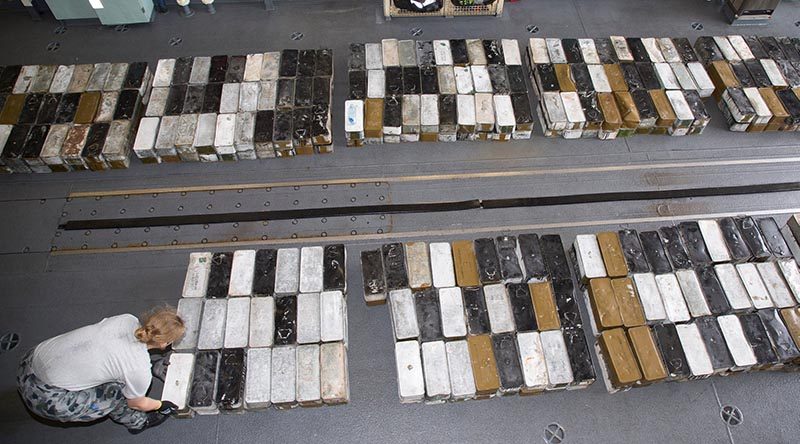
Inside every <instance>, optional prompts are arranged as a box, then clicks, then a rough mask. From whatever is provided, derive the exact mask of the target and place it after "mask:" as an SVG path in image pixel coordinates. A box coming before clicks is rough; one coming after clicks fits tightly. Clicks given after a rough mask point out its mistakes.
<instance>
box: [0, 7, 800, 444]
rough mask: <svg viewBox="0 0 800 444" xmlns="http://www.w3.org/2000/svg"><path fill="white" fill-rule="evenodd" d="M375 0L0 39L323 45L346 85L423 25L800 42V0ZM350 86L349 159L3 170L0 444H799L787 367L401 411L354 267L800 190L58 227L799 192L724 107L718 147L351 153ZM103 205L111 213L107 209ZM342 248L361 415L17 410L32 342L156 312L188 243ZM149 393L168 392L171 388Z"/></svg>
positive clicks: (143, 54)
mask: <svg viewBox="0 0 800 444" xmlns="http://www.w3.org/2000/svg"><path fill="white" fill-rule="evenodd" d="M293 3H294V4H296V7H295V6H294V5H292V4H293ZM377 3H378V2H377V1H374V0H372V1H364V0H352V1H304V2H301V1H294V2H279V3H278V11H277V12H276V13H272V14H267V13H265V12H264V11H263V10H262V9H260V7H259V5H258V4H236V5H220V6H219V7H218V10H219V13H218V14H217V15H216V16H213V17H212V16H208V15H207V14H205V13H204V12H202V11H198V13H197V15H196V16H195V17H193V18H191V19H188V20H184V19H182V18H181V17H179V16H178V14H177V10H176V9H174V8H173V9H172V10H171V11H170V13H169V14H168V15H166V16H157V17H156V23H154V24H152V25H148V26H133V27H130V28H129V30H128V31H127V32H123V33H119V32H116V31H114V30H113V29H105V28H102V27H100V26H94V25H82V26H68V30H67V32H66V33H65V34H62V35H56V34H54V32H53V31H54V29H55V28H56V27H57V26H58V23H56V22H54V21H43V22H39V23H31V22H30V21H29V20H28V18H27V16H26V15H25V13H4V14H3V15H0V41H2V42H4V43H3V49H2V51H1V52H0V64H29V63H76V62H98V61H117V60H120V61H123V60H124V61H133V60H146V61H148V62H151V63H154V62H155V61H156V60H157V59H158V58H161V57H175V56H181V55H213V54H237V53H238V54H243V53H248V52H257V51H265V50H276V49H280V48H285V47H295V46H296V47H318V46H323V45H324V46H328V47H333V49H334V51H335V53H336V55H337V58H336V70H337V71H338V72H339V73H342V72H344V70H345V69H346V65H345V63H346V62H345V54H346V48H347V44H348V42H351V41H377V40H379V39H381V38H385V37H398V38H405V37H408V38H411V37H410V34H409V30H410V28H412V27H414V26H420V27H422V29H423V32H424V34H423V37H422V38H426V39H434V38H456V37H460V38H465V37H508V38H518V39H520V40H521V41H524V39H527V38H528V37H529V35H528V33H527V32H526V30H525V28H526V26H527V25H529V24H534V25H537V26H538V27H539V29H540V32H539V34H538V35H539V36H547V37H583V36H606V35H609V34H621V35H627V36H636V35H641V36H648V35H654V36H662V35H665V36H688V37H691V38H694V37H697V36H699V35H702V34H708V35H719V34H731V33H747V34H765V35H766V34H772V35H787V34H788V35H796V34H797V32H798V28H796V27H795V26H794V23H795V22H796V21H798V20H800V5H798V4H797V3H790V2H784V5H782V6H781V9H780V12H779V15H778V18H777V19H776V20H775V21H774V23H772V24H771V25H770V26H769V27H729V26H728V25H727V24H726V23H725V22H724V21H723V19H722V17H721V15H720V14H719V12H718V5H717V4H716V3H715V2H705V1H700V0H695V1H690V0H664V1H656V0H638V1H636V2H625V1H619V0H573V1H564V0H540V1H535V2H534V1H530V0H529V1H525V2H521V3H514V4H508V5H506V14H505V16H504V17H502V18H498V19H494V18H463V19H435V20H431V19H426V20H413V21H409V20H402V19H394V20H392V21H390V22H385V23H384V21H383V19H382V18H381V17H380V8H379V7H378V5H377ZM654 18H655V19H656V20H654ZM692 22H701V23H703V25H704V27H705V29H704V30H703V31H701V32H698V31H694V30H693V29H692V28H691V26H690V24H691V23H692ZM295 31H299V32H302V33H303V34H304V36H305V37H304V39H303V40H302V41H300V42H293V41H291V40H290V38H289V36H290V34H291V33H292V32H295ZM172 37H180V38H182V39H183V42H182V44H180V45H179V46H174V47H173V46H170V45H169V43H168V42H169V40H170V38H172ZM50 42H59V43H60V48H59V50H58V51H55V52H48V51H46V49H45V48H46V46H47V45H48V43H50ZM344 79H345V77H344V76H342V75H339V76H337V77H336V80H335V88H336V89H335V103H336V104H337V105H336V106H335V107H334V122H335V125H334V131H335V137H336V152H335V153H334V154H332V155H326V156H314V157H303V158H300V157H298V158H294V159H275V160H272V161H253V162H241V163H237V164H229V163H226V164H179V165H161V166H149V165H141V164H140V163H139V162H138V161H136V160H134V162H133V165H132V167H131V168H130V169H129V170H127V171H112V172H109V173H104V174H97V173H70V174H62V175H13V176H4V177H0V215H1V216H0V233H2V234H1V235H0V236H2V237H0V239H2V240H1V241H0V289H2V296H3V298H4V306H3V310H2V311H0V334H2V333H5V332H12V331H13V332H17V333H19V334H20V336H21V344H20V346H19V347H18V348H17V349H15V350H13V351H11V352H7V353H3V354H0V433H2V436H3V438H2V440H3V442H8V443H17V442H19V443H28V442H45V441H49V440H53V441H55V440H57V441H58V442H64V443H67V442H76V443H88V442H103V443H106V442H134V441H141V439H150V440H152V441H156V442H175V441H178V442H194V443H198V444H199V443H206V442H254V441H266V442H294V441H304V442H320V441H326V442H331V441H334V442H395V441H403V442H420V441H428V442H499V441H515V442H522V441H524V442H542V441H541V440H542V436H543V429H544V427H545V426H547V425H548V424H549V423H553V422H557V423H559V424H561V425H562V426H563V427H564V428H565V430H566V442H653V441H658V442H707V443H716V442H720V443H721V442H731V441H735V442H742V443H745V442H755V441H766V442H776V443H788V442H796V436H797V434H798V432H800V426H798V423H797V418H796V415H795V412H794V410H795V409H794V408H793V406H794V405H795V404H796V400H797V399H798V396H800V388H799V387H798V381H797V377H796V375H794V374H784V373H766V374H763V373H762V374H747V375H738V376H732V377H728V378H712V379H709V380H706V381H698V382H691V383H683V384H662V385H657V386H652V387H649V388H643V389H637V390H633V391H630V392H626V393H620V394H615V395H607V394H606V393H605V391H604V389H603V387H602V384H599V383H598V384H595V385H594V386H592V387H591V388H589V389H588V390H583V391H576V392H559V393H551V394H546V395H543V396H539V397H525V398H521V397H510V398H502V399H493V400H490V401H473V402H466V403H459V404H447V405H439V406H426V405H401V404H400V403H399V402H398V398H397V393H396V384H395V371H394V359H393V354H392V337H391V331H390V327H389V325H388V320H389V319H388V314H387V313H386V308H385V307H378V308H367V307H366V306H365V305H364V304H363V302H362V300H361V298H360V296H359V294H358V290H359V288H360V271H359V270H358V263H357V257H358V252H359V251H360V250H361V249H364V248H368V247H375V246H376V245H378V244H380V243H382V242H384V241H386V240H390V239H402V240H411V239H456V238H459V237H462V238H463V237H470V236H471V237H473V238H474V237H479V236H481V235H483V234H485V233H505V232H512V233H513V232H520V231H534V232H539V233H560V234H562V235H563V236H564V239H565V241H567V242H571V237H572V236H574V235H575V234H577V233H579V232H586V231H588V230H595V231H596V230H599V229H602V228H612V229H615V228H618V227H620V226H623V225H624V226H631V227H635V228H640V229H644V228H652V227H657V226H661V225H665V224H670V223H673V222H674V221H675V220H679V219H682V218H696V217H704V216H705V215H722V214H731V213H733V214H738V213H758V214H773V213H774V214H775V215H776V217H777V218H778V219H779V222H783V220H785V219H786V217H787V214H788V213H791V212H800V199H798V198H799V197H800V193H797V192H789V193H776V194H769V195H747V196H738V197H724V198H723V197H709V198H695V199H677V200H668V201H645V202H626V203H622V204H620V203H614V204H610V203H605V204H586V205H568V206H561V207H543V208H535V209H514V210H491V211H489V210H480V211H473V212H471V213H469V214H465V213H457V214H450V213H439V214H424V215H375V216H365V217H358V218H355V220H352V219H351V218H330V220H310V219H308V220H298V221H275V222H269V224H264V223H261V222H257V223H241V224H238V225H234V224H227V225H225V226H221V225H216V226H214V225H212V226H210V227H207V228H206V227H203V226H193V225H187V226H182V227H165V228H157V227H153V229H152V230H146V229H135V230H134V229H132V230H123V231H121V232H120V233H115V232H113V230H99V231H95V232H89V233H86V232H77V233H76V232H59V231H58V230H57V225H58V223H59V222H60V221H64V220H69V219H73V218H78V217H80V218H92V217H119V216H118V215H119V212H120V210H122V209H125V216H126V217H134V216H137V215H138V216H147V215H171V214H188V213H201V214H202V213H213V212H226V211H261V210H263V209H264V208H265V207H267V206H268V209H286V208H310V207H324V206H326V205H327V206H339V205H361V204H367V203H377V202H395V203H408V202H430V201H437V200H455V199H468V198H469V199H473V198H494V197H512V196H520V197H521V196H547V195H562V194H572V193H584V192H598V191H626V190H659V189H672V188H685V187H694V186H727V185H734V184H735V185H748V184H757V183H770V182H784V181H800V170H798V164H799V163H800V155H799V154H798V141H800V138H798V135H797V133H794V134H734V133H730V132H728V131H727V130H726V129H725V128H724V125H723V119H722V117H721V115H720V114H719V112H718V111H717V110H716V109H715V107H714V106H713V105H712V104H711V103H710V102H709V103H708V106H709V108H710V110H711V113H712V116H713V121H712V123H711V126H710V127H709V128H708V129H707V131H706V133H705V134H703V135H701V136H697V137H683V138H668V137H659V136H639V137H635V138H632V139H628V140H618V141H607V142H600V141H583V140H580V141H566V140H560V139H558V140H557V139H545V138H544V137H542V136H540V135H537V136H535V137H534V138H533V139H532V140H530V141H524V142H516V141H515V142H511V143H507V144H486V143H479V142H475V143H459V144H403V145H384V146H371V147H367V148H363V149H348V148H345V147H344V143H343V137H342V134H341V133H342V131H343V130H342V125H341V124H340V122H341V120H342V113H341V109H339V108H340V107H341V106H340V105H341V103H342V101H343V98H344V91H345V83H344ZM253 184H257V185H253ZM186 186H197V187H200V189H199V190H196V191H195V190H187V192H186V193H185V195H184V194H182V193H180V192H179V191H181V187H186ZM151 188H156V189H162V188H163V190H159V191H158V193H157V194H156V195H153V194H152V190H151V191H148V192H146V193H144V192H143V193H142V194H136V193H133V192H130V191H120V190H131V189H151ZM240 188H241V192H240V191H239V189H240ZM168 190H172V191H175V192H172V193H168V192H167V191H168ZM100 191H105V192H108V191H118V192H117V193H110V195H107V196H105V197H103V198H102V199H100V200H97V199H96V198H95V197H94V196H93V195H92V194H91V193H92V192H100ZM211 191H214V192H213V193H211ZM80 192H89V194H88V195H87V197H75V198H73V199H71V200H69V199H66V198H67V197H68V196H69V194H70V193H80ZM126 194H128V196H127V197H126V196H125V195H126ZM352 198H355V199H356V200H355V202H353V201H352ZM326 199H327V200H326ZM295 201H296V202H297V203H295ZM209 204H211V208H208V205H209ZM236 204H240V205H239V206H238V207H237V206H236ZM179 207H183V208H182V209H179ZM150 208H153V210H152V211H151V210H150ZM92 211H96V213H95V215H94V216H92ZM62 214H63V215H62ZM353 233H355V234H353ZM323 236H325V237H324V238H323ZM293 237H297V239H293ZM234 240H235V242H234ZM333 240H336V241H341V242H345V243H346V244H347V245H348V255H349V261H348V271H349V278H348V279H349V282H348V286H349V288H350V289H351V296H350V300H349V303H348V312H349V318H350V350H349V359H350V380H351V392H352V398H351V402H350V404H349V405H347V406H341V407H334V408H321V409H296V410H293V411H288V412H278V411H268V412H263V413H248V414H244V415H230V416H214V417H198V418H195V419H193V420H174V421H170V422H168V423H166V424H165V425H163V426H162V427H160V428H158V429H154V430H152V431H148V432H147V434H146V435H143V436H141V437H136V438H134V437H132V436H130V435H128V434H127V433H126V432H125V431H124V429H122V428H121V427H119V426H116V425H115V424H113V423H111V422H110V421H106V422H103V423H101V424H99V425H94V426H91V427H68V428H64V427H58V426H54V425H46V424H42V423H40V422H38V421H35V420H34V419H32V418H31V417H30V416H29V415H28V414H27V412H26V411H25V410H24V409H23V407H22V404H21V402H20V401H19V400H18V398H17V396H16V393H15V389H14V383H13V375H14V372H15V368H16V363H17V362H18V360H19V358H20V356H21V354H22V353H23V352H24V350H26V349H27V348H29V347H32V346H34V345H35V344H36V343H38V342H39V341H41V340H43V339H45V338H47V337H50V336H52V335H55V334H58V333H61V332H63V331H66V330H69V329H72V328H75V327H77V326H80V325H84V324H87V323H91V322H95V321H97V320H99V319H100V318H102V317H104V316H108V315H113V314H118V313H122V312H130V313H140V312H142V311H144V310H145V309H147V308H148V307H150V306H151V305H153V304H155V303H161V302H170V303H175V301H176V300H177V298H178V296H179V294H180V288H181V285H182V280H183V272H184V267H185V263H186V260H187V255H188V253H189V252H190V251H193V250H198V249H201V248H208V249H216V250H219V249H233V248H243V247H245V246H250V245H264V244H279V245H282V244H304V243H316V244H320V243H324V242H330V241H333ZM144 242H146V246H144V247H143V243H144ZM173 243H175V244H177V245H173ZM204 243H205V245H204ZM84 244H86V247H85V248H86V249H85V250H82V249H81V248H82V246H83V245H84ZM115 249H116V250H117V251H114V250H115ZM51 250H54V251H53V252H52V253H51ZM154 391H155V392H156V393H157V391H158V387H156V388H154ZM722 405H735V406H737V407H739V408H740V409H741V410H742V412H743V413H744V423H743V424H741V425H738V426H735V427H730V428H728V427H726V425H725V423H723V422H722V421H721V419H720V415H719V409H720V406H722ZM792 436H794V437H795V438H792Z"/></svg>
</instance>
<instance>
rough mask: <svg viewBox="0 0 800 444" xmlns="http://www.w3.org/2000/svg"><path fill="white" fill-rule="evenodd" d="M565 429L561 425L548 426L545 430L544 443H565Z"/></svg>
mask: <svg viewBox="0 0 800 444" xmlns="http://www.w3.org/2000/svg"><path fill="white" fill-rule="evenodd" d="M564 435H565V432H564V427H561V424H559V423H556V422H554V423H552V424H548V425H547V427H545V428H544V442H545V443H546V444H561V443H562V442H564Z"/></svg>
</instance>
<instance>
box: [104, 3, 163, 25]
mask: <svg viewBox="0 0 800 444" xmlns="http://www.w3.org/2000/svg"><path fill="white" fill-rule="evenodd" d="M100 1H101V2H103V6H105V7H104V8H103V9H98V10H97V16H98V17H100V23H102V24H104V25H123V24H127V23H147V22H149V21H150V18H151V17H152V16H153V1H152V0H100Z"/></svg>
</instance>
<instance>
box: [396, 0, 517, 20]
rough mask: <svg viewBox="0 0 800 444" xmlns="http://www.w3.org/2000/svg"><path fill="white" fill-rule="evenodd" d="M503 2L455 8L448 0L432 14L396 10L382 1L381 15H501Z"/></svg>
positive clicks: (502, 0)
mask: <svg viewBox="0 0 800 444" xmlns="http://www.w3.org/2000/svg"><path fill="white" fill-rule="evenodd" d="M503 3H505V0H497V1H495V2H494V3H492V4H491V5H475V6H455V5H453V2H452V1H450V0H444V7H443V8H442V9H440V10H438V11H433V12H411V11H404V10H402V9H398V8H397V7H395V6H394V2H393V1H392V0H383V15H384V16H385V17H387V18H391V17H461V16H477V15H501V14H502V13H503Z"/></svg>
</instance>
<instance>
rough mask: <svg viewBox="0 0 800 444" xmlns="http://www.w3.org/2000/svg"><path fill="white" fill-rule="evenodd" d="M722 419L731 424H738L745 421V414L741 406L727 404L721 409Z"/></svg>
mask: <svg viewBox="0 0 800 444" xmlns="http://www.w3.org/2000/svg"><path fill="white" fill-rule="evenodd" d="M719 414H720V416H721V417H722V420H723V421H725V423H726V424H728V425H730V426H737V425H739V424H741V423H742V422H743V421H744V416H743V415H742V411H741V410H739V407H736V406H735V405H726V406H724V407H722V409H720V411H719Z"/></svg>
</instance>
